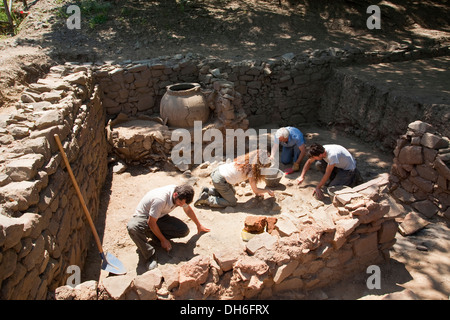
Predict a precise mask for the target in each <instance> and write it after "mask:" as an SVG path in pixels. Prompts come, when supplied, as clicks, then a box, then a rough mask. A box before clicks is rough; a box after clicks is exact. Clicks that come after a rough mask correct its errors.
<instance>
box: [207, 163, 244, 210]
mask: <svg viewBox="0 0 450 320" xmlns="http://www.w3.org/2000/svg"><path fill="white" fill-rule="evenodd" d="M211 180H212V183H213V185H214V188H215V189H216V191H217V192H218V193H219V194H220V196H213V195H210V196H209V197H208V204H209V206H210V207H214V208H225V207H228V206H232V207H234V206H236V204H237V199H236V196H235V193H236V191H235V190H234V188H233V186H232V185H231V184H229V183H228V182H227V180H225V178H224V177H223V176H222V175H221V174H220V172H219V169H218V168H217V169H216V170H214V171H213V172H212V173H211Z"/></svg>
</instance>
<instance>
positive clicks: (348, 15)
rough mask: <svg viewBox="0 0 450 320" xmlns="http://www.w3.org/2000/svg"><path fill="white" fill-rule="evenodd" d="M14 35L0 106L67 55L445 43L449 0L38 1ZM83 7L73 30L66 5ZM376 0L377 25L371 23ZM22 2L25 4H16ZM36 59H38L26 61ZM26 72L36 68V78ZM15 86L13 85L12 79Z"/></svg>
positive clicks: (251, 52) (0, 84) (249, 52)
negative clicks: (78, 25) (369, 25)
mask: <svg viewBox="0 0 450 320" xmlns="http://www.w3.org/2000/svg"><path fill="white" fill-rule="evenodd" d="M28 3H29V5H30V8H29V15H28V17H27V18H26V19H25V20H24V22H23V23H22V25H21V26H20V32H19V34H18V35H17V36H14V37H12V38H6V39H4V40H0V50H1V56H0V91H2V94H1V95H0V107H1V106H2V104H3V103H4V101H14V100H16V98H17V97H16V94H17V93H18V92H20V86H21V85H23V84H24V83H29V82H30V81H32V80H33V79H37V78H36V76H39V75H42V73H43V72H44V71H45V70H48V67H49V63H61V62H62V63H64V62H65V61H89V62H95V61H107V60H119V61H121V60H127V59H133V60H139V59H147V58H154V57H158V56H163V55H174V54H178V53H187V52H194V53H198V54H202V55H204V56H217V57H221V58H223V59H234V60H244V59H267V58H270V57H275V56H280V55H282V54H285V53H288V52H294V53H300V52H303V51H305V50H315V49H324V48H328V47H339V48H349V47H352V46H353V47H358V48H362V49H365V50H368V51H375V50H380V51H388V50H395V49H396V48H398V47H404V46H416V47H431V46H434V45H436V44H443V43H449V39H450V27H449V21H448V16H449V15H450V6H448V1H447V0H444V1H438V0H426V1H408V0H392V1H369V0H363V1H345V0H336V1H326V0H315V1H310V0H304V1H294V0H291V1H285V0H283V1H281V3H282V5H281V6H279V5H278V1H276V0H265V1H264V0H240V1H236V0H198V1H185V0H178V1H175V0H164V1H156V0H153V1H144V0H127V1H125V0H114V1H112V0H111V1H92V0H78V1H72V0H58V1H54V0H35V1H28ZM74 3H75V4H78V5H79V7H80V8H81V29H72V30H70V29H68V27H67V23H66V22H67V19H68V18H69V17H70V16H71V14H72V12H69V13H67V11H66V10H67V7H68V6H69V5H71V4H74ZM374 4H376V5H378V6H379V7H380V13H381V29H379V30H377V29H373V30H369V29H368V28H367V26H366V20H367V19H368V18H369V16H370V14H368V13H367V12H366V11H367V8H368V6H370V5H374ZM18 5H20V4H18ZM33 65H35V66H36V68H33V67H32V68H31V70H30V66H33ZM27 73H31V74H32V75H33V76H32V77H31V79H30V77H29V76H28V75H27ZM16 87H17V88H16Z"/></svg>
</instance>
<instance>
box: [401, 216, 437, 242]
mask: <svg viewBox="0 0 450 320" xmlns="http://www.w3.org/2000/svg"><path fill="white" fill-rule="evenodd" d="M429 224H430V223H429V222H428V221H426V220H425V219H423V218H422V217H421V216H420V214H419V213H417V212H414V211H413V212H410V213H408V214H407V215H406V216H405V219H404V220H403V222H402V223H401V224H400V225H399V227H398V229H399V232H400V234H401V235H402V236H408V235H411V234H413V233H415V232H417V231H419V230H421V229H423V228H425V227H426V226H427V225H429Z"/></svg>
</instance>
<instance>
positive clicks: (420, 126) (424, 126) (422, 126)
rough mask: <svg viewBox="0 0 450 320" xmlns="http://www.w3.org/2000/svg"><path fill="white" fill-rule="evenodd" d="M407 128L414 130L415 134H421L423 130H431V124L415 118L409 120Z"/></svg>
mask: <svg viewBox="0 0 450 320" xmlns="http://www.w3.org/2000/svg"><path fill="white" fill-rule="evenodd" d="M408 129H411V130H413V131H414V132H416V133H417V134H419V135H422V134H424V133H425V132H429V131H431V130H433V126H432V125H431V124H428V123H426V122H423V121H420V120H417V121H414V122H411V123H410V124H409V125H408Z"/></svg>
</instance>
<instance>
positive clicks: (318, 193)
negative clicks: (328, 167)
mask: <svg viewBox="0 0 450 320" xmlns="http://www.w3.org/2000/svg"><path fill="white" fill-rule="evenodd" d="M314 194H315V195H316V197H317V199H319V200H323V198H324V196H323V192H322V190H320V188H316V189H314V191H313V196H314Z"/></svg>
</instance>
